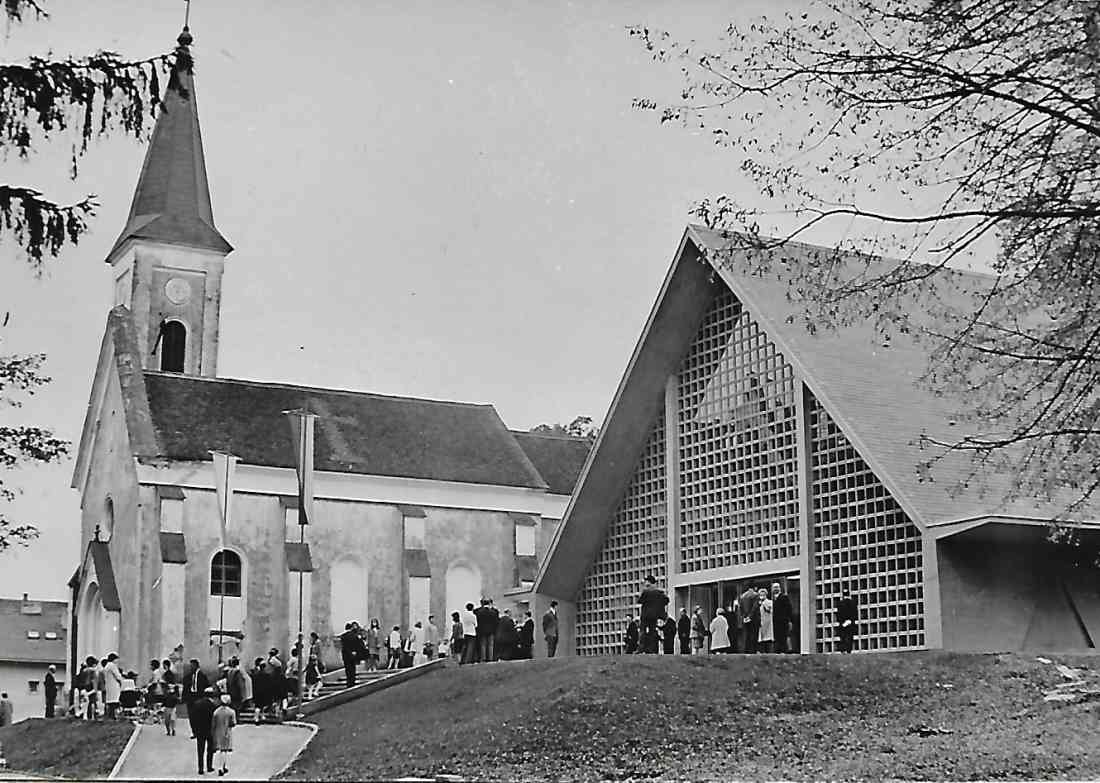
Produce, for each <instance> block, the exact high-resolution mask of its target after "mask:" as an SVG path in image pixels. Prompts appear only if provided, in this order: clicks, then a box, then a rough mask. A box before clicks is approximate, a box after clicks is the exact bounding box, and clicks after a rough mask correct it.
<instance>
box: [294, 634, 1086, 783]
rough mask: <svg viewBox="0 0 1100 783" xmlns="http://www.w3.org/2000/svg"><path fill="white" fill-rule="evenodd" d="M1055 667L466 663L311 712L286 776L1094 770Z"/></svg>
mask: <svg viewBox="0 0 1100 783" xmlns="http://www.w3.org/2000/svg"><path fill="white" fill-rule="evenodd" d="M1059 660H1060V661H1067V662H1070V663H1072V664H1073V665H1075V666H1080V667H1085V668H1089V667H1091V668H1092V669H1093V670H1095V669H1098V668H1100V658H1095V657H1094V658H1087V657H1082V658H1076V659H1066V658H1065V657H1059ZM1060 680H1061V678H1060V676H1059V675H1058V673H1057V672H1056V671H1055V669H1054V667H1053V666H1051V665H1048V664H1044V663H1041V662H1038V661H1037V660H1036V659H1035V657H1034V656H1024V655H967V654H954V653H934V652H929V653H924V652H921V653H901V654H892V655H890V654H884V655H857V656H844V657H842V656H713V657H679V656H677V657H665V656H621V657H608V658H563V659H557V660H552V661H546V660H542V661H522V662H510V663H496V664H490V665H481V666H468V667H462V668H461V669H447V670H444V671H440V672H436V673H433V674H430V675H427V676H424V677H421V678H419V679H416V680H414V681H412V682H409V683H406V684H403V685H399V686H396V687H393V688H391V689H389V690H386V691H383V692H381V693H379V694H376V695H374V696H370V697H367V698H364V699H361V700H359V701H354V702H351V703H349V704H345V705H343V706H341V707H337V708H335V709H332V710H329V711H327V712H324V713H320V714H318V715H317V716H316V722H317V723H318V724H319V725H320V727H321V730H320V732H319V734H318V735H317V737H316V738H315V739H314V740H313V742H312V743H311V744H310V746H309V748H307V750H306V752H305V753H304V754H303V755H302V756H301V757H300V758H299V759H298V760H297V761H296V762H295V763H294V765H293V766H291V767H290V769H288V770H287V771H286V772H285V773H284V775H283V777H284V778H287V779H302V780H319V779H330V780H331V779H344V780H351V779H371V778H394V777H403V776H409V775H417V776H429V777H430V776H433V775H438V774H444V773H446V774H458V775H461V776H463V777H467V778H470V779H479V780H567V781H572V780H578V781H579V780H593V779H610V780H616V779H627V778H629V779H636V780H637V779H679V780H705V779H709V780H729V779H734V778H737V779H750V780H765V779H767V780H775V779H814V780H818V779H868V778H869V779H881V778H906V779H925V780H927V779H945V778H950V779H966V778H982V779H994V778H1007V779H1012V778H1015V779H1019V778H1051V777H1071V778H1077V779H1084V778H1094V777H1097V776H1100V742H1097V741H1096V737H1097V730H1098V727H1100V709H1098V706H1097V702H1095V701H1093V702H1084V703H1075V704H1069V703H1051V702H1044V701H1043V698H1042V696H1043V692H1044V690H1046V689H1048V688H1050V687H1052V686H1053V685H1055V684H1057V683H1058V682H1059V681H1060Z"/></svg>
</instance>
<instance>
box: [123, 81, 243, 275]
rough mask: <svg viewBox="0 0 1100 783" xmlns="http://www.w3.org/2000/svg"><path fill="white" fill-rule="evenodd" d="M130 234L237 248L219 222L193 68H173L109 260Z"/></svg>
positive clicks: (212, 247)
mask: <svg viewBox="0 0 1100 783" xmlns="http://www.w3.org/2000/svg"><path fill="white" fill-rule="evenodd" d="M127 239H150V240H154V241H159V242H168V243H172V244H181V245H187V246H188V247H197V248H205V249H209V250H214V251H217V252H219V253H228V252H229V251H230V250H232V249H233V247H232V246H231V245H230V244H229V242H227V241H226V239H225V237H223V236H222V235H221V232H219V231H218V229H217V227H216V226H215V225H214V210H213V207H212V205H211V201H210V186H209V184H208V182H207V176H206V161H205V159H204V156H203V149H202V134H201V133H200V132H199V110H198V106H197V103H196V99H195V83H194V78H193V76H192V74H191V72H190V70H189V69H186V68H180V69H177V70H176V71H174V72H173V74H172V79H171V80H170V82H169V85H168V87H167V89H165V91H164V100H163V103H162V104H161V107H160V115H159V116H158V117H157V123H156V126H155V127H154V128H153V135H152V138H151V139H150V141H149V149H148V150H147V151H146V153H145V162H144V163H143V164H142V167H141V175H140V176H139V177H138V183H137V187H136V188H135V189H134V200H133V203H132V204H131V205H130V215H129V217H128V218H127V219H126V227H125V228H124V229H123V230H122V233H121V234H119V237H118V239H117V240H115V245H114V247H113V248H112V250H111V253H110V254H109V255H108V260H109V259H110V257H111V256H113V255H114V253H115V251H117V250H118V248H119V247H120V246H121V245H122V243H123V242H125V241H126V240H127Z"/></svg>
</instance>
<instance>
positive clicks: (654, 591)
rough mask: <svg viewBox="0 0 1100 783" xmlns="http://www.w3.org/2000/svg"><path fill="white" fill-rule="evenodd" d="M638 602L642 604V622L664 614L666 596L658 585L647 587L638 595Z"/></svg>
mask: <svg viewBox="0 0 1100 783" xmlns="http://www.w3.org/2000/svg"><path fill="white" fill-rule="evenodd" d="M638 603H639V604H641V606H642V622H647V621H648V622H652V621H654V620H656V619H658V618H659V617H663V616H664V614H665V607H666V606H668V596H667V595H665V591H664V590H662V589H660V588H659V587H647V588H646V589H645V590H642V594H641V595H640V596H638Z"/></svg>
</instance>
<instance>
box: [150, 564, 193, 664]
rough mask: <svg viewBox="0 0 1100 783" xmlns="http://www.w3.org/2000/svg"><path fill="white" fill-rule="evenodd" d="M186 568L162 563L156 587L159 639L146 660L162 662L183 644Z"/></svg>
mask: <svg viewBox="0 0 1100 783" xmlns="http://www.w3.org/2000/svg"><path fill="white" fill-rule="evenodd" d="M186 568H187V566H186V565H184V564H183V563H162V564H161V574H160V583H159V585H158V586H157V590H156V591H154V592H158V591H159V595H156V596H155V597H156V598H159V599H160V600H159V601H157V603H158V604H159V605H160V639H159V645H158V648H157V649H156V650H153V651H150V653H149V655H148V656H147V657H148V658H150V659H152V658H153V657H157V658H159V659H160V660H164V659H165V658H167V657H168V656H169V655H170V654H171V653H172V650H174V649H175V647H176V645H177V644H184V639H185V625H184V616H185V615H184V607H185V606H186V604H187V575H186Z"/></svg>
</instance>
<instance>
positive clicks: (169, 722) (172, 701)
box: [160, 661, 180, 737]
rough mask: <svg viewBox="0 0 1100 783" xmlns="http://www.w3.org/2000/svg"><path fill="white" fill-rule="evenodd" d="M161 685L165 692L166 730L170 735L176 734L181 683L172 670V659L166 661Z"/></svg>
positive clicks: (164, 712)
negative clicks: (177, 680)
mask: <svg viewBox="0 0 1100 783" xmlns="http://www.w3.org/2000/svg"><path fill="white" fill-rule="evenodd" d="M160 687H161V691H162V692H163V702H162V704H163V714H164V731H165V733H166V734H167V735H168V736H169V737H174V736H176V705H177V704H179V703H180V697H179V688H180V686H179V684H178V683H176V673H175V672H174V671H172V663H171V661H165V662H164V669H163V670H162V673H161V679H160Z"/></svg>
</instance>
